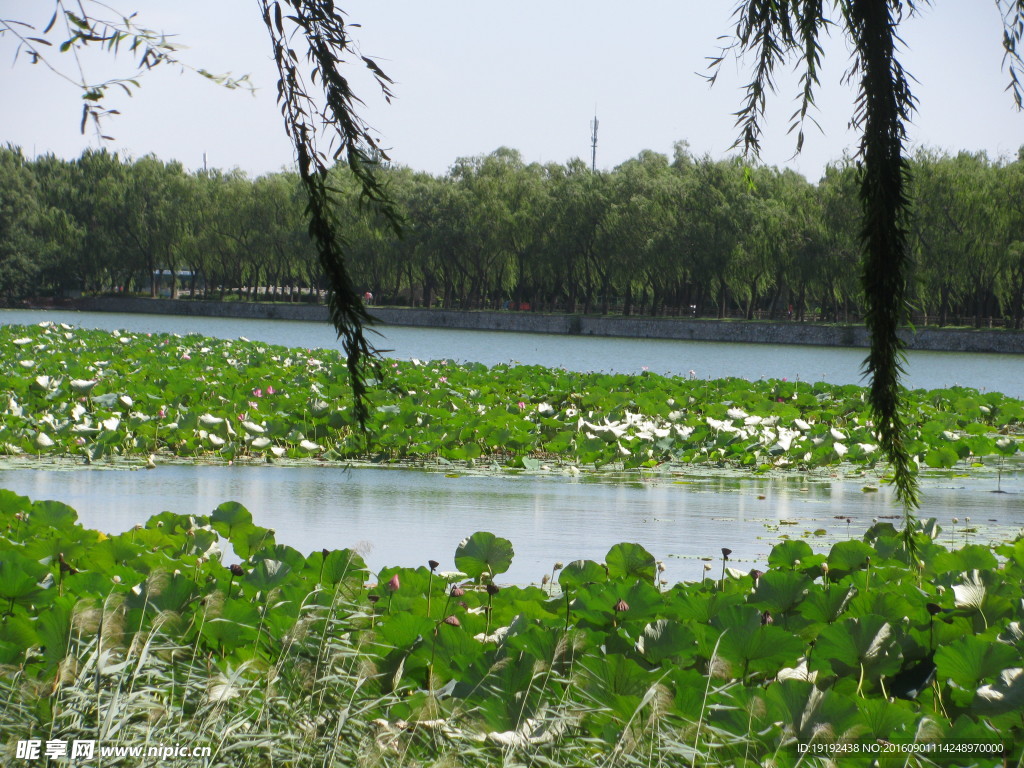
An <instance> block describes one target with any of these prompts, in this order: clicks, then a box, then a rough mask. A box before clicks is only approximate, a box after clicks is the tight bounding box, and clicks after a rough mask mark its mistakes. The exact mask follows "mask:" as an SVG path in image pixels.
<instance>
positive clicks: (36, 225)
mask: <svg viewBox="0 0 1024 768" xmlns="http://www.w3.org/2000/svg"><path fill="white" fill-rule="evenodd" d="M910 166H911V170H912V173H911V174H910V175H911V178H912V179H913V181H912V188H911V189H909V190H908V193H909V197H910V199H911V200H912V201H913V203H912V213H913V215H912V217H911V218H910V220H909V222H908V225H907V226H908V230H909V243H908V248H909V249H910V252H911V256H912V266H911V269H910V274H909V276H908V277H909V280H908V282H909V287H908V295H907V300H908V301H909V302H910V303H911V304H913V305H914V307H915V308H916V310H917V312H916V314H915V316H914V322H915V323H917V324H919V325H920V324H929V323H935V322H938V323H941V324H946V323H953V324H974V325H980V324H987V323H988V322H989V321H990V320H991V321H992V322H994V323H996V324H1005V325H1007V326H1010V327H1016V328H1020V327H1022V324H1024V243H1022V241H1021V235H1020V233H1021V231H1024V219H1022V216H1024V211H1022V208H1021V206H1020V205H1019V202H1018V203H1014V202H1013V201H1015V200H1016V201H1020V200H1022V199H1024V158H1022V156H1020V155H1018V156H1017V157H1016V158H1013V159H1011V160H1010V161H1007V160H1003V159H1000V160H991V159H989V158H988V157H986V156H984V155H983V154H980V155H978V154H969V153H961V154H959V155H957V156H955V157H954V156H949V155H944V154H938V153H934V152H926V151H922V152H919V153H918V154H917V155H916V156H915V157H913V158H911V159H910ZM381 178H382V180H383V181H384V182H385V183H386V185H387V188H388V189H389V191H390V193H391V194H392V196H393V198H394V199H395V201H396V202H397V204H398V205H399V207H400V209H401V211H402V212H403V214H404V215H405V217H406V221H405V227H404V233H405V234H404V237H402V238H401V239H399V238H396V237H395V236H394V235H393V233H392V232H391V230H390V228H389V226H388V225H387V221H386V217H384V216H380V215H378V214H377V213H375V212H374V210H373V209H372V208H367V207H366V206H360V205H358V204H357V198H358V196H359V184H358V183H357V181H356V180H355V179H354V178H353V177H352V175H351V174H350V173H348V172H346V171H339V172H337V173H336V174H335V177H334V178H333V179H332V184H333V185H334V186H336V187H337V188H338V189H339V190H340V192H341V194H340V195H339V196H338V199H337V209H336V211H335V212H336V214H337V216H338V218H339V220H340V221H341V230H342V232H343V234H344V237H345V238H346V240H347V251H346V252H347V253H348V255H349V256H348V259H347V264H348V267H349V269H350V270H351V276H352V280H353V282H354V284H355V285H356V286H357V287H358V290H359V291H360V292H362V291H366V290H369V291H372V293H373V294H374V297H375V301H378V302H383V303H402V304H412V303H417V304H420V305H423V306H435V305H441V306H444V307H446V308H450V307H462V308H481V307H490V308H500V307H505V306H511V307H524V308H525V307H527V306H529V307H531V308H534V309H538V308H539V309H545V310H557V311H569V312H576V311H583V312H608V311H610V310H615V311H622V312H625V313H626V314H630V313H638V314H661V315H677V314H682V315H691V314H696V315H698V316H717V317H726V316H733V317H747V318H752V317H773V318H781V319H785V318H787V317H790V308H792V318H793V319H827V320H836V321H838V320H842V321H846V322H849V321H852V320H855V319H857V318H859V317H860V316H861V315H862V311H863V301H862V290H861V285H860V282H859V279H858V275H859V274H860V266H859V264H860V255H861V241H860V229H861V217H860V210H861V205H860V202H859V200H858V198H857V188H858V181H857V178H858V177H857V172H856V169H855V167H854V166H853V164H852V163H846V164H837V165H836V166H835V167H832V168H829V169H828V170H827V171H826V173H825V175H824V177H823V178H822V179H821V180H820V181H817V183H810V182H808V180H806V179H804V178H803V177H802V176H799V175H798V174H795V173H793V172H791V171H785V170H783V171H780V170H778V169H775V168H766V167H759V166H754V167H749V166H748V165H747V164H745V163H743V162H741V161H737V160H727V161H718V162H715V161H712V160H710V159H709V158H700V157H694V156H692V155H691V154H690V153H689V152H688V151H687V149H686V146H685V144H682V143H681V144H680V145H678V147H677V150H676V152H675V155H674V157H672V158H671V159H670V158H668V157H665V156H664V155H659V154H657V153H654V152H644V153H641V154H640V155H639V156H637V157H636V158H634V159H632V160H629V161H627V162H625V163H623V164H622V165H620V166H619V167H617V168H615V169H614V170H613V171H609V172H604V171H602V172H598V173H592V172H591V171H590V169H589V168H588V167H587V166H586V164H584V163H582V162H580V161H578V160H576V161H570V162H569V163H567V164H565V165H560V164H556V163H550V164H547V165H540V164H536V163H534V164H527V163H524V162H523V160H522V158H521V157H520V156H519V154H518V153H517V152H515V151H514V150H509V149H500V150H497V151H496V152H494V153H492V154H490V155H486V156H480V157H471V158H460V159H459V160H457V161H456V162H455V163H454V164H453V165H452V167H451V169H450V170H449V172H448V173H447V174H445V175H444V176H440V177H435V176H431V175H429V174H426V173H416V172H414V171H412V170H410V169H407V168H387V169H382V170H381ZM305 205H306V200H305V196H304V193H303V192H302V190H301V185H300V183H299V179H298V176H297V175H296V174H293V173H277V174H270V175H267V176H263V177H260V178H258V179H249V178H247V177H245V176H244V175H243V174H241V173H238V172H234V173H231V172H224V171H220V170H213V171H210V172H208V173H207V172H202V173H194V174H193V173H187V172H186V171H185V170H184V169H183V168H182V166H181V165H180V164H178V163H173V162H172V163H165V162H163V161H161V160H159V159H157V158H154V157H144V158H140V159H138V160H136V161H134V162H130V163H129V162H126V161H122V160H121V159H119V158H118V157H117V156H116V155H111V154H109V153H105V152H90V153H86V154H85V155H83V156H82V157H81V158H79V159H78V160H76V161H73V162H65V161H63V160H58V159H56V158H54V157H42V158H38V159H36V160H31V161H30V160H26V159H25V158H24V157H23V156H22V155H21V153H20V152H18V151H17V150H14V149H8V148H0V208H3V209H4V210H5V211H7V212H8V213H7V214H6V215H5V217H4V220H3V222H0V231H2V237H0V297H2V296H24V295H40V294H43V293H48V292H52V293H57V294H60V293H61V292H66V291H70V290H77V289H82V290H86V291H96V292H103V291H112V290H114V289H115V288H122V289H126V290H128V291H139V292H144V293H152V294H153V295H155V294H156V292H157V290H158V282H157V279H156V277H155V272H156V271H157V270H169V271H171V272H177V271H183V272H185V273H187V274H186V276H185V277H184V278H183V279H182V280H181V281H180V287H182V288H184V289H185V290H187V291H189V292H194V291H195V290H197V289H203V288H205V292H206V295H207V296H212V297H218V296H219V297H221V298H224V297H225V295H226V294H230V293H231V292H232V291H236V292H237V295H238V297H239V298H243V297H244V298H257V297H260V298H270V297H272V296H268V295H267V294H266V293H260V291H259V287H260V286H275V287H276V286H287V288H288V290H287V297H288V298H291V299H293V300H294V299H295V298H297V297H298V296H299V294H300V292H301V294H302V296H303V297H304V298H309V297H310V296H314V295H319V293H320V289H323V288H326V283H325V280H324V277H323V273H322V270H321V268H320V265H319V263H318V260H317V258H316V252H315V249H314V247H313V245H312V243H311V242H310V240H309V238H308V237H307V235H306V232H307V221H306V219H305V216H304V213H303V211H304V209H305ZM165 287H168V288H169V286H166V283H165ZM281 298H285V296H284V295H282V296H281Z"/></svg>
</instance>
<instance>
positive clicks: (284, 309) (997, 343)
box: [72, 298, 1024, 354]
mask: <svg viewBox="0 0 1024 768" xmlns="http://www.w3.org/2000/svg"><path fill="white" fill-rule="evenodd" d="M72 307H73V308H74V309H80V310H85V311H90V312H137V313H141V314H167V315H198V316H203V317H240V318H254V319H276V320H308V321H314V322H327V319H328V317H327V308H326V307H324V306H314V305H309V304H262V303H258V302H241V301H240V302H234V301H232V302H220V301H170V300H167V299H127V298H126V299H77V300H75V301H74V302H72ZM370 312H371V313H372V314H373V315H374V316H375V317H376V318H378V319H379V320H380V322H381V324H383V325H408V326H416V327H421V328H457V329H462V330H476V331H519V332H523V333H555V334H566V335H571V336H621V337H625V338H638V339H681V340H685V341H727V342H744V343H760V344H804V345H811V346H821V347H866V346H868V335H867V331H866V330H865V329H864V328H863V327H862V326H849V325H811V324H806V323H785V322H779V323H758V322H742V321H721V320H695V319H694V320H690V319H675V318H649V317H602V316H597V315H545V314H540V313H534V312H463V311H460V310H446V309H397V308H393V307H371V308H370ZM903 337H904V339H905V340H906V342H907V345H908V347H909V348H910V349H921V350H934V351H948V352H995V353H1001V354H1024V333H1022V332H1015V331H986V330H980V331H972V330H949V329H942V328H919V329H917V332H916V333H915V332H912V331H910V330H909V329H907V330H905V331H903Z"/></svg>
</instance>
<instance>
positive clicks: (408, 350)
mask: <svg viewBox="0 0 1024 768" xmlns="http://www.w3.org/2000/svg"><path fill="white" fill-rule="evenodd" d="M42 320H52V321H55V322H65V323H69V324H73V325H78V326H82V327H85V328H105V329H108V330H114V329H122V330H127V331H135V332H142V333H159V332H164V333H180V334H187V333H202V334H204V335H207V336H214V337H220V338H226V339H233V338H237V337H239V336H244V337H246V338H248V339H253V340H257V339H258V340H260V341H265V342H268V343H271V344H281V345H283V346H291V347H298V346H301V347H325V348H331V349H335V348H338V342H337V339H336V337H335V334H334V332H333V331H332V330H331V328H330V327H329V326H328V325H327V324H326V323H305V322H298V321H293V320H249V319H235V318H216V317H211V318H207V317H177V316H174V315H128V314H114V313H106V312H68V311H50V310H0V323H2V324H11V323H38V322H40V321H42ZM380 331H381V336H380V337H379V338H378V339H377V346H378V347H379V348H381V349H384V350H391V351H390V352H389V353H388V355H389V356H390V357H395V358H398V359H409V358H413V357H415V358H419V359H421V360H440V359H450V360H458V361H462V362H478V363H484V364H486V365H496V364H498V363H509V362H521V363H526V364H539V365H546V366H550V367H558V366H564V367H565V368H568V369H569V370H575V371H617V372H621V373H637V372H639V371H641V370H643V369H644V368H645V367H646V368H649V369H650V370H651V371H654V372H655V373H662V374H675V375H683V376H685V375H688V373H689V371H693V372H694V374H695V375H696V376H697V377H699V378H702V379H704V378H721V377H725V376H738V377H740V378H744V379H754V380H756V379H762V378H775V379H782V378H788V379H790V380H793V379H796V378H798V377H799V379H800V380H801V381H827V382H830V383H833V384H858V383H861V381H862V379H861V370H860V369H861V363H862V362H863V360H864V355H865V351H864V350H862V349H845V348H836V347H801V346H792V345H785V346H780V345H770V344H736V343H723V342H709V341H670V340H666V339H641V340H638V339H620V338H595V337H579V336H549V335H544V334H533V333H510V332H501V331H460V330H450V329H442V328H404V327H398V326H381V328H380ZM906 383H907V385H908V386H910V387H912V388H917V387H922V388H926V389H936V388H940V387H949V386H953V385H956V384H960V385H963V386H971V387H977V388H978V389H984V390H996V391H998V392H1003V393H1005V394H1007V395H1012V396H1013V397H1020V398H1024V355H989V354H964V353H954V352H911V353H910V357H909V363H908V365H907V377H906Z"/></svg>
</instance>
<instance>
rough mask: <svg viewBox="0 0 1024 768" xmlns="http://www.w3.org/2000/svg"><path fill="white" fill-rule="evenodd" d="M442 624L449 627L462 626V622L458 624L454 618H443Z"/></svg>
mask: <svg viewBox="0 0 1024 768" xmlns="http://www.w3.org/2000/svg"><path fill="white" fill-rule="evenodd" d="M444 623H445V624H447V625H448V626H450V627H458V626H461V625H462V622H460V621H459V620H458V618H457V617H455V616H445V617H444Z"/></svg>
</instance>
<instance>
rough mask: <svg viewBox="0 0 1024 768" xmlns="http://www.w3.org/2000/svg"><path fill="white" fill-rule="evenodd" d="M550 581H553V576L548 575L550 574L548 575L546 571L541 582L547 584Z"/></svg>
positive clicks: (542, 584)
mask: <svg viewBox="0 0 1024 768" xmlns="http://www.w3.org/2000/svg"><path fill="white" fill-rule="evenodd" d="M549 581H551V577H550V576H548V575H547V574H546V573H545V574H544V575H543V576H542V577H541V579H540V583H541V586H544V585H545V584H547V583H548V582H549Z"/></svg>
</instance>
